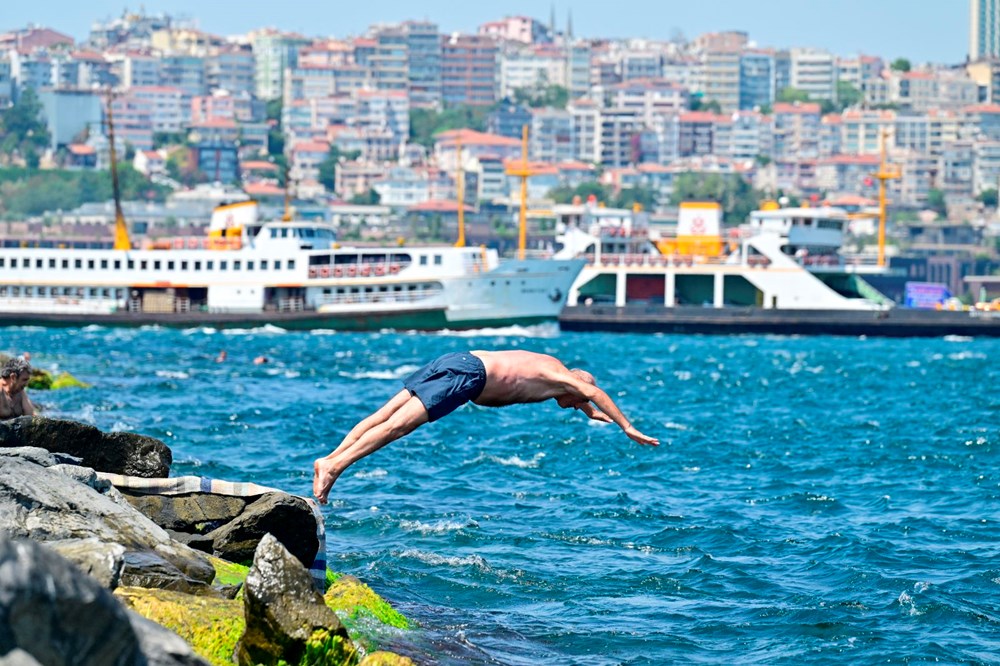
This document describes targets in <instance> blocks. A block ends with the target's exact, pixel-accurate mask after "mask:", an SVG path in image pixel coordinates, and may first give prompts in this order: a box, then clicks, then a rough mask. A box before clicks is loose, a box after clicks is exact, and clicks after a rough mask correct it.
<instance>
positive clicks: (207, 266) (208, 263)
mask: <svg viewBox="0 0 1000 666" xmlns="http://www.w3.org/2000/svg"><path fill="white" fill-rule="evenodd" d="M205 270H206V271H211V270H215V262H214V261H212V260H211V259H209V260H208V261H206V262H205Z"/></svg>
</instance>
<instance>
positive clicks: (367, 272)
mask: <svg viewBox="0 0 1000 666" xmlns="http://www.w3.org/2000/svg"><path fill="white" fill-rule="evenodd" d="M371 273H372V267H371V266H369V265H368V264H365V265H364V266H362V267H361V276H362V277H368V276H369V275H371Z"/></svg>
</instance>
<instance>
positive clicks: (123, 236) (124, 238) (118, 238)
mask: <svg viewBox="0 0 1000 666" xmlns="http://www.w3.org/2000/svg"><path fill="white" fill-rule="evenodd" d="M113 101H114V93H112V92H111V88H108V145H109V147H110V151H109V157H110V158H111V190H112V192H113V193H114V197H115V244H114V249H116V250H131V249H132V240H131V239H130V238H129V237H128V225H127V224H125V214H124V213H123V212H122V194H121V187H120V186H119V184H118V155H117V154H116V153H115V120H114V115H113V114H112V111H111V107H112V102H113Z"/></svg>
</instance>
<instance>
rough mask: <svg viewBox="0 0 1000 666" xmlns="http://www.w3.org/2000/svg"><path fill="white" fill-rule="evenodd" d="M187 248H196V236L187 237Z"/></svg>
mask: <svg viewBox="0 0 1000 666" xmlns="http://www.w3.org/2000/svg"><path fill="white" fill-rule="evenodd" d="M188 249H189V250H197V249H198V239H197V238H189V239H188Z"/></svg>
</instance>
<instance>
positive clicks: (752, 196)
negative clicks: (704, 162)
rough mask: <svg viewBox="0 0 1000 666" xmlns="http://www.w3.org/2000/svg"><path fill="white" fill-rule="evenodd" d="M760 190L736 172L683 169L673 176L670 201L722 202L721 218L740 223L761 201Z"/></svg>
mask: <svg viewBox="0 0 1000 666" xmlns="http://www.w3.org/2000/svg"><path fill="white" fill-rule="evenodd" d="M760 200H761V194H760V192H757V191H756V190H754V189H753V188H752V187H750V184H749V183H747V182H746V181H745V180H743V179H742V178H741V177H740V176H738V175H736V174H717V173H712V174H703V173H693V172H687V173H682V174H680V175H679V176H677V178H676V179H675V180H674V192H673V195H672V196H671V198H670V202H671V203H672V204H674V205H679V204H680V203H682V202H684V201H715V202H718V203H719V204H721V205H722V215H723V219H724V220H725V221H726V222H727V223H729V224H741V223H743V222H745V221H746V219H747V217H749V216H750V212H751V211H753V210H756V209H757V207H758V206H759V205H760Z"/></svg>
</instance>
